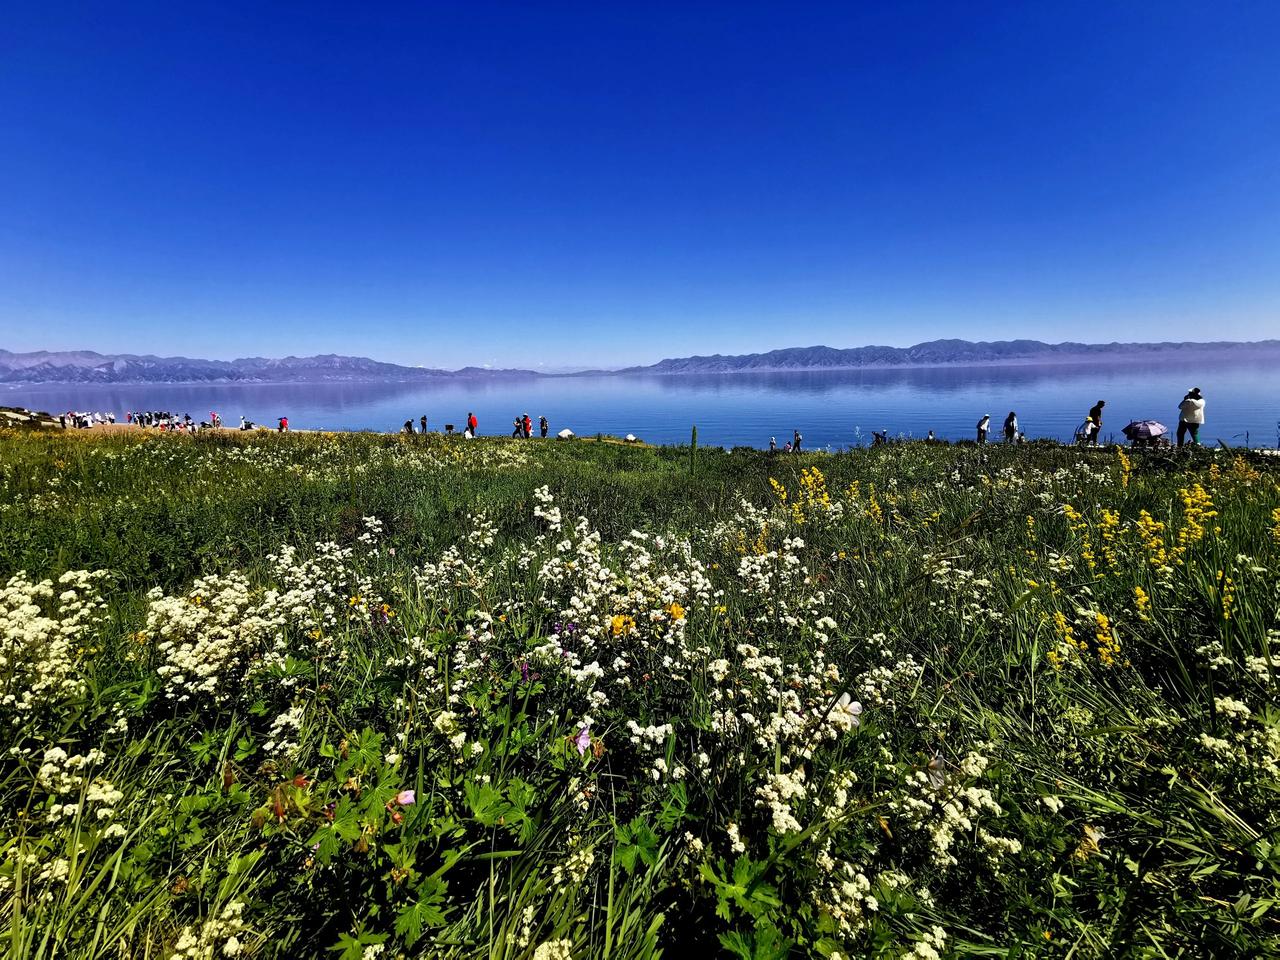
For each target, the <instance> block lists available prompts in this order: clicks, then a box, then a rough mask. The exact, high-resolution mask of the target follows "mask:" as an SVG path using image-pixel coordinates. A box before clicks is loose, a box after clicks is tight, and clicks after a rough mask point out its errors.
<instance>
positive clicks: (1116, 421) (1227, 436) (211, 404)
mask: <svg viewBox="0 0 1280 960" xmlns="http://www.w3.org/2000/svg"><path fill="white" fill-rule="evenodd" d="M1191 386H1200V387H1202V388H1204V391H1205V394H1206V396H1207V398H1208V407H1207V415H1208V423H1207V425H1206V427H1205V430H1204V432H1203V433H1202V439H1203V440H1205V442H1208V443H1214V442H1216V441H1217V440H1218V439H1222V440H1225V441H1227V442H1228V443H1232V444H1236V443H1243V442H1244V438H1245V434H1246V432H1247V433H1248V435H1249V441H1250V442H1251V443H1252V444H1254V445H1260V444H1265V445H1272V444H1274V443H1275V440H1276V432H1277V431H1276V424H1277V420H1278V419H1280V378H1277V377H1275V376H1274V373H1273V371H1272V368H1271V365H1270V364H1268V363H1256V364H1252V363H1240V362H1238V361H1236V362H1224V361H1210V362H1205V363H1183V362H1178V363H1170V362H1161V363H1158V364H1157V363H1142V362H1138V363H1130V364H1122V365H1117V364H1111V365H1095V364H1072V365H1059V366H1047V365H1025V366H1015V365H1009V366H995V367H936V368H906V369H882V370H844V371H808V372H785V373H784V372H776V373H740V374H701V375H700V374H679V375H652V374H629V375H625V376H599V375H596V376H575V377H541V378H532V379H511V380H504V379H497V378H477V379H468V378H457V379H453V378H450V379H442V380H438V381H429V382H420V383H352V382H348V383H325V384H140V385H81V384H47V385H37V386H30V385H14V386H7V387H4V388H0V404H8V405H19V406H28V407H32V408H35V409H41V410H48V411H50V412H53V413H60V412H62V411H65V410H70V409H74V410H104V411H106V410H111V411H114V412H115V413H116V414H117V416H123V414H124V412H125V411H126V410H147V409H150V410H157V409H159V410H172V411H173V412H175V413H179V414H182V413H190V414H191V415H192V416H193V417H195V418H197V419H205V418H207V416H208V413H209V411H211V410H216V411H218V413H220V414H221V415H222V418H223V420H224V421H225V422H227V423H235V422H236V421H237V420H238V419H239V417H240V416H241V415H244V416H246V417H248V418H249V419H251V420H254V421H256V422H258V423H264V424H274V423H275V419H276V418H277V417H280V416H287V417H289V420H290V423H291V424H292V425H293V426H295V427H298V428H312V429H346V430H396V429H398V428H399V425H400V424H402V423H404V421H405V420H406V419H410V418H412V419H413V420H414V421H415V423H416V422H417V420H418V418H419V417H420V416H422V415H424V414H425V415H426V416H427V417H428V418H429V420H430V426H431V428H432V429H436V430H438V429H442V428H443V425H444V424H445V423H453V424H455V425H457V426H459V427H461V424H462V423H463V421H464V418H465V416H466V414H467V412H468V411H475V413H476V415H477V416H478V417H479V418H480V423H481V432H482V433H485V434H509V433H510V432H511V421H512V419H513V418H514V417H516V416H518V415H522V414H524V413H528V414H529V415H530V416H531V417H533V418H534V419H535V420H536V419H537V418H538V417H539V416H546V417H547V418H548V419H549V420H550V422H551V425H552V432H553V433H554V432H556V431H558V430H559V429H560V428H561V427H565V426H568V427H570V428H572V429H573V430H574V431H575V432H577V433H579V434H593V433H596V432H604V433H613V434H618V435H623V434H627V433H634V434H636V435H637V436H640V437H642V438H644V439H646V440H651V441H654V442H660V443H683V442H687V440H688V438H689V430H690V427H691V425H692V424H694V423H696V424H697V425H698V435H699V440H700V442H702V443H707V444H720V445H724V446H733V445H738V444H748V445H752V446H758V447H762V446H765V445H767V444H768V442H769V437H770V436H776V437H777V438H778V441H779V444H781V443H782V442H784V441H785V440H786V439H787V438H789V437H790V435H791V431H792V430H795V429H799V430H800V431H801V432H802V433H803V434H804V435H805V439H806V444H807V445H808V446H810V447H825V446H828V445H830V446H832V447H833V448H838V447H843V446H847V445H851V444H855V443H860V442H865V440H866V439H867V438H869V437H870V434H871V431H872V430H886V431H888V432H889V433H890V434H891V435H895V436H924V435H925V434H926V433H927V432H928V431H929V430H933V431H935V432H936V433H937V435H938V436H939V437H944V438H949V439H963V438H969V437H971V436H972V435H973V432H974V429H973V426H974V424H975V423H976V421H977V420H978V418H979V417H980V416H981V415H982V414H984V413H989V414H991V415H992V418H993V419H994V420H996V421H997V423H998V422H999V421H1000V420H1002V419H1003V418H1004V415H1005V414H1006V413H1007V412H1009V411H1010V410H1015V411H1017V413H1018V418H1019V421H1020V423H1021V425H1022V427H1023V429H1025V430H1026V432H1027V434H1028V435H1029V436H1031V437H1037V436H1049V437H1057V438H1059V439H1069V438H1070V437H1071V435H1072V433H1073V431H1074V430H1075V428H1076V427H1077V426H1078V425H1079V423H1080V422H1081V421H1082V420H1083V419H1084V415H1085V412H1086V411H1087V410H1088V408H1089V406H1090V405H1091V404H1092V403H1093V402H1094V401H1095V400H1097V399H1099V398H1105V399H1106V400H1107V417H1106V420H1105V422H1104V425H1103V433H1104V436H1105V435H1107V434H1112V435H1117V436H1118V435H1119V430H1120V428H1121V427H1122V426H1124V424H1125V423H1126V422H1128V420H1130V419H1145V418H1154V419H1159V420H1163V421H1164V422H1165V423H1167V424H1169V425H1170V426H1171V427H1172V426H1173V425H1174V424H1175V422H1176V418H1177V413H1176V407H1177V403H1178V401H1179V400H1180V399H1181V398H1182V395H1183V394H1184V393H1185V392H1186V390H1187V389H1188V388H1189V387H1191Z"/></svg>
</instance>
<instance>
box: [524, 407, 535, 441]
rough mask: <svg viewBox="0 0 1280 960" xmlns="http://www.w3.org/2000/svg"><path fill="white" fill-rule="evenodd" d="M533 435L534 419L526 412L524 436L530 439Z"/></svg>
mask: <svg viewBox="0 0 1280 960" xmlns="http://www.w3.org/2000/svg"><path fill="white" fill-rule="evenodd" d="M532 436H533V419H532V418H531V417H530V416H529V415H528V414H527V413H526V414H525V415H524V438H525V439H526V440H528V439H529V438H530V437H532Z"/></svg>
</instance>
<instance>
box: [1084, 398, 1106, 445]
mask: <svg viewBox="0 0 1280 960" xmlns="http://www.w3.org/2000/svg"><path fill="white" fill-rule="evenodd" d="M1106 405H1107V401H1105V400H1099V401H1098V402H1097V403H1095V404H1094V405H1093V406H1092V407H1090V408H1089V417H1088V419H1087V420H1085V438H1084V439H1085V442H1086V443H1091V444H1093V445H1094V446H1095V447H1096V446H1097V445H1098V435H1099V434H1100V433H1102V408H1103V407H1105V406H1106Z"/></svg>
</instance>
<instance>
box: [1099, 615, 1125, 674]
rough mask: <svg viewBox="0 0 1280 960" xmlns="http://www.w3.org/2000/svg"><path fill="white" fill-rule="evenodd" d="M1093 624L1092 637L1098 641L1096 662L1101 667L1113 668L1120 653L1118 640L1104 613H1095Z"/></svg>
mask: <svg viewBox="0 0 1280 960" xmlns="http://www.w3.org/2000/svg"><path fill="white" fill-rule="evenodd" d="M1093 623H1094V635H1095V637H1096V638H1097V641H1098V661H1099V662H1100V663H1101V664H1102V665H1103V666H1107V667H1114V666H1115V664H1116V656H1117V655H1118V654H1119V653H1120V638H1119V637H1117V636H1116V631H1115V629H1114V628H1113V627H1112V626H1111V621H1110V620H1109V619H1107V615H1106V614H1105V613H1095V614H1094V615H1093Z"/></svg>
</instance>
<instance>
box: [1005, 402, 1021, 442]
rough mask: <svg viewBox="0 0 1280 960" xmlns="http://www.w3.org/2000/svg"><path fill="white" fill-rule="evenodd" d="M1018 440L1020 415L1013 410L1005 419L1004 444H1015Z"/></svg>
mask: <svg viewBox="0 0 1280 960" xmlns="http://www.w3.org/2000/svg"><path fill="white" fill-rule="evenodd" d="M1017 439H1018V415H1017V414H1016V413H1014V412H1013V411H1012V410H1010V411H1009V415H1008V416H1007V417H1005V418H1004V442H1005V443H1013V441H1015V440H1017Z"/></svg>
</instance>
